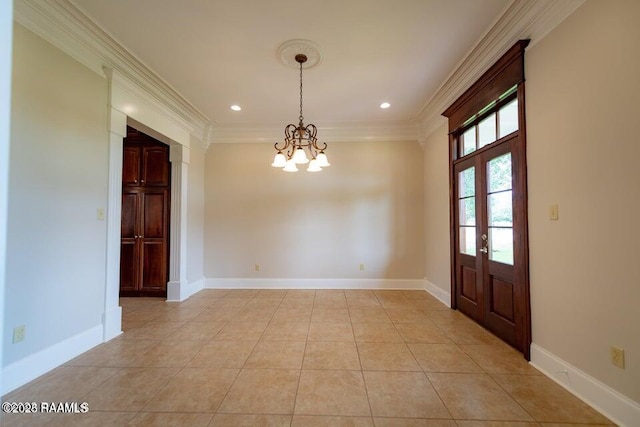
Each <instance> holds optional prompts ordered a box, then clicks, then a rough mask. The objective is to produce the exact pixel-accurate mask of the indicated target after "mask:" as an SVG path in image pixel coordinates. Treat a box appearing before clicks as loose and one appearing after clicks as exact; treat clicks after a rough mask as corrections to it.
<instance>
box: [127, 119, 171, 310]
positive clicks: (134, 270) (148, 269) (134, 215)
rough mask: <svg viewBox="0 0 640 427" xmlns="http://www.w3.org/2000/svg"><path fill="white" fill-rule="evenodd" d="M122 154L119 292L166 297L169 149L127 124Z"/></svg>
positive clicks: (167, 274) (167, 276) (167, 273)
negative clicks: (128, 126)
mask: <svg viewBox="0 0 640 427" xmlns="http://www.w3.org/2000/svg"><path fill="white" fill-rule="evenodd" d="M123 154H124V159H123V171H122V227H121V229H122V237H121V246H120V296H159V297H166V292H167V290H166V287H167V281H168V279H169V212H170V192H169V190H170V165H169V147H168V146H166V145H165V144H162V143H161V142H159V141H156V140H155V139H153V138H151V137H149V136H147V135H145V134H143V133H141V132H138V131H136V130H135V129H132V128H129V129H128V135H127V138H125V141H124V153H123Z"/></svg>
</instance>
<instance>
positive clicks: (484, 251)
mask: <svg viewBox="0 0 640 427" xmlns="http://www.w3.org/2000/svg"><path fill="white" fill-rule="evenodd" d="M480 252H482V253H483V254H486V253H489V249H488V248H487V247H486V246H485V247H483V248H480Z"/></svg>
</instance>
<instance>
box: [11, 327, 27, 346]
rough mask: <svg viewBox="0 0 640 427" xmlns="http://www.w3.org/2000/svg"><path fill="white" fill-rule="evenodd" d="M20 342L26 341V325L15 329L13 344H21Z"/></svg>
mask: <svg viewBox="0 0 640 427" xmlns="http://www.w3.org/2000/svg"><path fill="white" fill-rule="evenodd" d="M20 341H24V325H20V326H16V327H15V328H13V343H14V344H15V343H19V342H20Z"/></svg>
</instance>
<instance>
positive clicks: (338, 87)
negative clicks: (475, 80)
mask: <svg viewBox="0 0 640 427" xmlns="http://www.w3.org/2000/svg"><path fill="white" fill-rule="evenodd" d="M73 3H74V4H75V5H76V6H77V7H79V8H80V9H81V10H82V11H83V12H84V13H85V14H87V15H88V16H89V17H90V18H91V19H92V20H94V21H95V22H96V23H97V24H98V25H99V26H100V27H102V28H103V29H104V30H105V31H106V32H108V33H109V34H110V35H111V36H112V37H113V38H115V39H116V40H117V41H118V42H119V43H121V44H122V45H123V46H124V47H126V48H127V49H128V50H129V51H130V52H131V53H133V54H134V55H135V56H136V57H137V58H138V59H140V60H141V61H142V62H144V63H145V64H146V65H147V66H148V67H150V68H151V69H152V70H154V71H155V72H156V73H157V74H158V75H159V76H160V77H161V78H162V79H164V80H165V81H166V82H168V83H169V84H170V85H171V86H172V87H173V88H174V89H176V90H177V91H178V92H179V93H180V94H182V96H184V98H186V99H187V100H188V101H189V102H191V103H192V104H193V105H194V106H195V107H196V108H198V109H199V110H200V111H201V112H202V113H204V114H205V115H206V116H207V117H208V118H209V119H211V120H212V121H214V122H215V123H216V124H228V125H256V124H265V125H267V124H268V125H273V124H277V125H282V126H283V125H284V124H286V123H289V122H292V121H295V120H296V119H297V116H298V97H299V93H298V84H299V82H298V78H299V77H298V71H297V70H295V69H291V68H287V67H285V66H284V65H283V64H281V63H280V62H279V60H278V58H277V55H276V51H277V49H278V46H280V44H281V43H283V42H285V41H287V40H290V39H307V40H311V41H313V42H315V43H317V44H318V45H319V46H320V48H321V49H322V52H323V54H324V59H323V62H322V63H321V64H320V65H319V66H318V67H316V68H314V69H310V70H306V71H305V72H304V115H305V118H306V120H305V121H306V122H313V123H315V124H318V125H320V124H340V123H346V122H350V123H353V122H361V123H372V122H376V123H380V122H406V121H411V120H413V119H415V118H416V117H417V116H418V115H419V114H420V112H421V110H422V109H423V107H424V106H425V105H426V104H427V102H428V101H429V100H430V99H431V97H432V96H433V95H434V93H435V92H436V90H437V89H438V88H439V86H440V85H441V84H442V83H443V82H444V81H445V80H446V79H447V77H448V76H449V74H450V73H451V72H452V71H453V69H454V68H455V67H456V65H457V64H459V63H460V61H461V60H462V59H463V58H464V57H465V55H466V54H467V53H468V52H469V51H470V50H471V49H472V48H473V46H474V45H475V44H476V43H477V42H478V40H480V38H481V37H482V35H483V34H484V33H485V32H486V31H487V30H488V29H489V28H490V27H491V26H492V23H493V22H495V21H496V19H497V18H498V17H499V16H500V15H501V13H502V12H503V11H504V10H505V8H506V7H507V6H508V5H509V4H510V3H511V0H321V1H320V0H311V1H310V0H298V1H293V0H270V1H266V0H236V1H229V0H224V1H223V0H181V1H176V0H174V1H169V0H164V1H159V0H109V1H104V0H73ZM383 101H388V102H390V103H391V104H392V106H391V108H389V109H387V110H381V109H380V108H379V107H378V106H379V104H380V103H381V102H383ZM232 104H239V105H241V106H242V108H243V110H242V111H241V112H239V113H236V112H233V111H231V110H230V109H229V106H230V105H232ZM285 122H286V123H285Z"/></svg>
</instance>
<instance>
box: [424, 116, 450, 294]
mask: <svg viewBox="0 0 640 427" xmlns="http://www.w3.org/2000/svg"><path fill="white" fill-rule="evenodd" d="M447 129H448V128H447V124H446V121H445V122H444V124H443V125H442V126H441V127H440V128H438V129H437V130H436V131H435V132H434V133H432V134H431V135H430V136H429V137H428V138H427V139H426V140H425V141H424V144H423V146H424V218H425V225H424V227H425V261H424V274H425V277H426V278H427V280H428V281H429V283H430V284H431V285H435V286H436V287H437V288H438V289H435V292H437V293H439V295H442V296H443V297H447V295H445V294H448V298H449V300H448V301H450V298H451V255H450V250H449V248H450V243H451V242H450V233H449V228H450V225H449V138H448V136H447ZM430 291H432V292H434V289H430Z"/></svg>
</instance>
